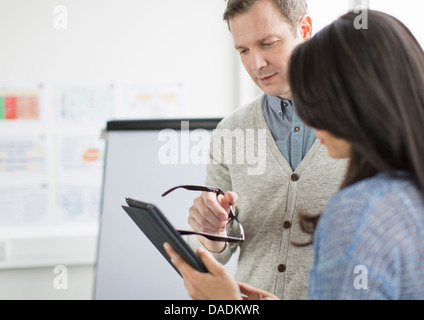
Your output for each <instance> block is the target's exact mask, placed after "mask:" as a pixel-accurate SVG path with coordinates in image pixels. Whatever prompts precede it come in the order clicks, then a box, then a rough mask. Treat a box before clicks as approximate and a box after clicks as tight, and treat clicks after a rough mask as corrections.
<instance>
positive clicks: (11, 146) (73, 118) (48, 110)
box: [0, 83, 115, 228]
mask: <svg viewBox="0 0 424 320" xmlns="http://www.w3.org/2000/svg"><path fill="white" fill-rule="evenodd" d="M114 116H115V86H114V85H113V84H110V83H107V84H104V83H101V84H98V83H97V84H89V85H82V84H78V85H73V84H60V85H56V86H55V84H47V85H46V84H39V83H33V84H26V83H22V84H0V123H2V126H1V127H0V228H8V227H18V228H19V227H37V226H46V225H49V226H51V225H57V224H60V225H68V226H75V225H77V226H78V225H81V223H83V224H87V223H88V224H91V225H93V226H96V225H97V222H98V214H99V212H100V209H99V206H100V195H101V184H102V169H103V155H104V145H105V141H104V140H103V139H102V137H101V131H102V129H103V128H104V126H105V123H106V121H107V120H109V119H113V117H114Z"/></svg>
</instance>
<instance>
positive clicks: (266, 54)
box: [229, 1, 311, 99]
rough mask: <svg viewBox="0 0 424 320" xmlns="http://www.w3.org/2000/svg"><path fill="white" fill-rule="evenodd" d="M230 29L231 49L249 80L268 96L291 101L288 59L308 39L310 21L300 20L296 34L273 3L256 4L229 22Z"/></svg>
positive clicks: (259, 2)
mask: <svg viewBox="0 0 424 320" xmlns="http://www.w3.org/2000/svg"><path fill="white" fill-rule="evenodd" d="M305 21H306V23H305ZM229 25H230V30H231V33H232V35H233V40H234V46H235V48H236V49H237V51H238V52H239V53H240V58H241V61H242V63H243V65H244V67H245V68H246V70H247V72H248V73H249V75H250V77H251V78H252V80H253V81H254V82H255V83H256V84H257V85H258V86H259V87H260V88H261V89H262V90H263V91H264V92H265V93H266V94H267V95H270V96H279V97H281V98H285V99H290V98H291V91H290V86H289V81H288V74H287V71H288V64H289V60H290V55H291V54H292V52H293V49H294V48H295V47H296V46H297V45H298V44H300V43H302V42H303V41H304V40H306V39H308V38H309V37H310V35H311V24H310V18H309V17H304V18H302V19H301V21H300V22H299V26H298V28H297V31H296V34H295V32H294V31H293V28H292V27H291V26H290V24H288V23H287V22H286V21H285V20H284V17H283V16H282V14H281V12H280V11H279V9H278V8H277V7H276V6H275V4H274V3H273V2H272V1H258V2H256V3H255V4H254V5H253V6H252V8H250V10H249V11H248V12H246V13H243V14H240V15H237V16H235V17H233V18H232V19H230V21H229ZM305 25H306V27H305ZM308 27H309V29H308Z"/></svg>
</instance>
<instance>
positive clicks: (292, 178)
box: [290, 173, 299, 181]
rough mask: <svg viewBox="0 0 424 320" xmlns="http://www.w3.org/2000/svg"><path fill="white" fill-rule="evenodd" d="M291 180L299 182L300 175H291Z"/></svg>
mask: <svg viewBox="0 0 424 320" xmlns="http://www.w3.org/2000/svg"><path fill="white" fill-rule="evenodd" d="M290 179H291V180H292V181H297V180H299V175H298V174H296V173H293V174H292V175H291V177H290Z"/></svg>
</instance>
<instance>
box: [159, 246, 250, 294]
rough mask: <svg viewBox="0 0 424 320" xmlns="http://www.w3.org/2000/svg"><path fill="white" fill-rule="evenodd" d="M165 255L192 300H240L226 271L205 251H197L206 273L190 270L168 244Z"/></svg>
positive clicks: (237, 290) (237, 291)
mask: <svg viewBox="0 0 424 320" xmlns="http://www.w3.org/2000/svg"><path fill="white" fill-rule="evenodd" d="M164 248H165V250H166V253H167V254H168V255H169V257H170V258H171V261H172V263H173V264H174V265H175V267H176V268H177V269H178V271H179V272H180V274H181V276H182V277H183V279H184V285H185V287H186V289H187V291H188V293H189V295H190V297H192V298H193V299H194V300H241V299H242V297H241V294H240V289H239V286H238V284H237V282H236V281H235V279H234V278H233V276H232V275H231V274H230V273H229V272H228V270H227V269H226V268H225V267H224V266H223V265H222V264H221V263H219V262H218V261H216V260H215V259H214V257H212V255H211V254H209V253H208V252H207V251H206V250H205V249H200V248H199V249H198V250H197V254H198V255H199V257H200V260H201V261H202V262H203V264H204V265H205V267H206V269H208V271H209V272H208V273H203V272H199V271H197V270H196V269H194V268H192V267H191V266H190V265H189V264H188V263H187V262H186V261H185V260H184V259H183V258H182V257H181V256H180V255H179V254H178V253H177V252H176V251H175V250H174V248H172V246H171V245H169V244H168V243H165V244H164Z"/></svg>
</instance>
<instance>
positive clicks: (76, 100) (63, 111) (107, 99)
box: [55, 83, 115, 123]
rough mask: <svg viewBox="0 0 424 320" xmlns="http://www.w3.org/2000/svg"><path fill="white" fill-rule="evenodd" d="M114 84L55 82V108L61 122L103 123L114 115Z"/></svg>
mask: <svg viewBox="0 0 424 320" xmlns="http://www.w3.org/2000/svg"><path fill="white" fill-rule="evenodd" d="M114 91H115V85H114V84H110V83H105V84H82V85H81V84H56V86H55V92H56V103H55V106H56V107H57V108H56V110H57V111H58V112H59V118H60V121H61V122H97V123H104V122H105V121H107V120H110V119H113V118H114V116H115V92H114Z"/></svg>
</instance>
